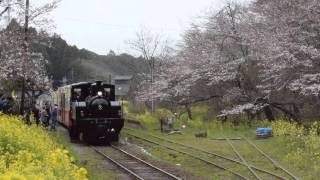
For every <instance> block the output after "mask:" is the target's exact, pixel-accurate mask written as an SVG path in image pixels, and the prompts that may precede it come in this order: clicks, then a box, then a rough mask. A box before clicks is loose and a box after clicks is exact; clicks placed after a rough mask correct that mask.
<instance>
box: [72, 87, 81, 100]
mask: <svg viewBox="0 0 320 180" xmlns="http://www.w3.org/2000/svg"><path fill="white" fill-rule="evenodd" d="M81 97H82V95H81V88H74V89H73V98H72V99H73V100H78V101H80V100H81Z"/></svg>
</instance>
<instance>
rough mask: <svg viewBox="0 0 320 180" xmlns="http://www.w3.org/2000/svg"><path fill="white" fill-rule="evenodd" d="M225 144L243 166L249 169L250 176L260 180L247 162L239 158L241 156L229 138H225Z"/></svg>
mask: <svg viewBox="0 0 320 180" xmlns="http://www.w3.org/2000/svg"><path fill="white" fill-rule="evenodd" d="M225 139H226V141H227V143H228V144H229V145H230V147H231V149H232V150H233V152H235V153H236V155H237V156H238V158H239V159H240V160H241V161H242V162H243V163H244V164H245V166H246V167H247V168H248V169H249V171H250V172H251V174H252V175H254V176H255V177H256V178H257V179H258V180H261V178H260V177H259V176H258V175H257V174H256V172H254V170H253V169H252V168H251V167H250V166H249V164H248V163H247V161H246V160H245V159H244V158H243V157H242V156H241V154H240V153H239V151H237V150H236V148H235V147H234V146H233V145H232V143H231V142H230V140H229V138H227V137H226V138H225Z"/></svg>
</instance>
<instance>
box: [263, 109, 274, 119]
mask: <svg viewBox="0 0 320 180" xmlns="http://www.w3.org/2000/svg"><path fill="white" fill-rule="evenodd" d="M263 111H264V113H265V115H266V117H267V119H268V120H269V121H274V120H275V117H274V114H273V112H272V109H271V107H270V106H266V107H264V108H263Z"/></svg>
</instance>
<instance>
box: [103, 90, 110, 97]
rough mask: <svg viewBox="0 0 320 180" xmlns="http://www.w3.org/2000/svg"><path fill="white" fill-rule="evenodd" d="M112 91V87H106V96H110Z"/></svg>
mask: <svg viewBox="0 0 320 180" xmlns="http://www.w3.org/2000/svg"><path fill="white" fill-rule="evenodd" d="M110 92H111V89H110V88H104V93H105V96H106V97H109V96H110Z"/></svg>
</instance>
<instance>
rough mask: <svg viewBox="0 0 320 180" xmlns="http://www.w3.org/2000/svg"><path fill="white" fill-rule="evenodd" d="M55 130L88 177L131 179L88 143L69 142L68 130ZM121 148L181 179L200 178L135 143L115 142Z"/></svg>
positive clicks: (61, 128) (94, 178) (102, 179)
mask: <svg viewBox="0 0 320 180" xmlns="http://www.w3.org/2000/svg"><path fill="white" fill-rule="evenodd" d="M57 132H58V133H60V134H62V136H63V138H64V140H65V144H66V146H68V147H69V148H70V150H71V151H72V153H74V154H76V156H77V159H79V160H78V161H79V162H80V166H84V167H85V168H87V169H88V171H89V178H90V179H93V180H108V179H124V180H126V179H131V177H130V176H127V175H126V173H124V172H123V170H120V169H119V168H118V167H117V166H115V165H114V164H113V163H111V162H109V161H108V160H106V159H104V158H103V157H102V156H101V155H99V154H97V153H96V152H95V151H94V150H93V149H91V148H90V147H89V146H88V145H86V144H84V143H81V142H72V143H71V142H70V139H69V134H68V131H67V130H66V129H65V128H63V127H61V126H58V128H57ZM117 145H118V146H120V147H121V148H122V149H123V150H125V151H127V152H129V153H132V154H134V155H136V156H137V157H139V158H141V159H143V160H146V161H148V162H150V163H152V164H153V165H155V166H157V167H159V168H162V169H164V170H166V171H168V172H170V173H172V174H174V175H176V176H178V177H181V178H182V179H190V180H194V179H201V178H199V177H196V176H194V175H192V174H190V173H188V172H184V171H182V170H180V169H179V168H177V167H174V166H172V165H169V164H166V163H164V162H158V161H155V160H152V158H151V157H150V156H149V155H148V154H147V153H146V152H145V151H144V149H143V148H142V147H140V146H137V145H135V144H130V143H128V142H126V141H125V140H123V139H120V141H119V142H118V143H117ZM102 147H103V146H102Z"/></svg>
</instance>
